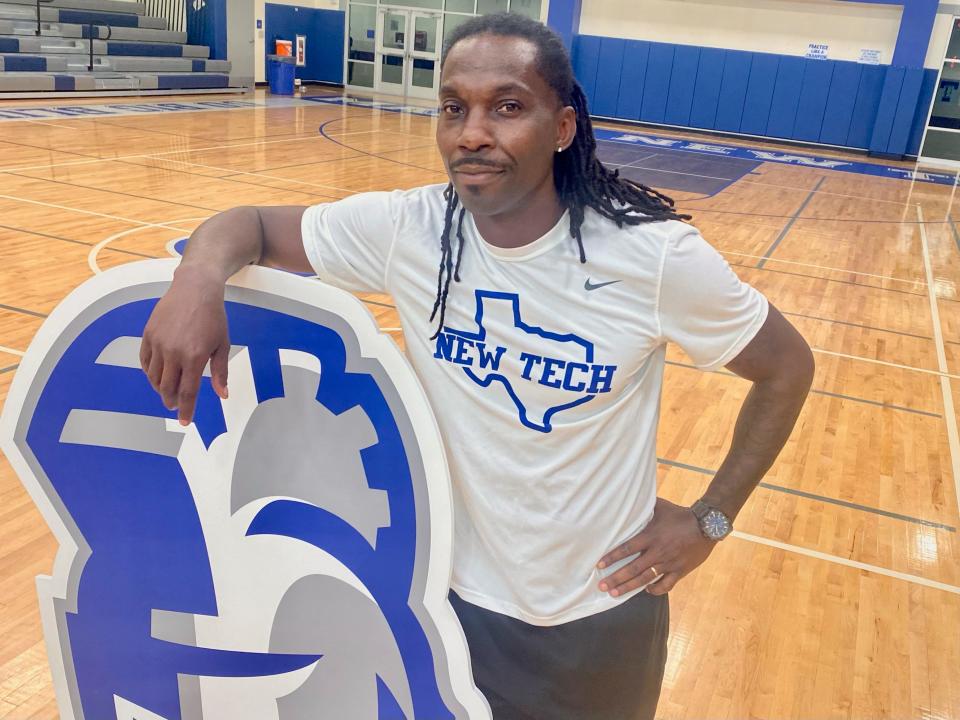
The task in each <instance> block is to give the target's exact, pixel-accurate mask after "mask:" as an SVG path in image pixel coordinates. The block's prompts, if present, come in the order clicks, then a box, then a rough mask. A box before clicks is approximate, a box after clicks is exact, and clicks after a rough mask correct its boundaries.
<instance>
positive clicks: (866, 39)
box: [580, 0, 942, 65]
mask: <svg viewBox="0 0 960 720" xmlns="http://www.w3.org/2000/svg"><path fill="white" fill-rule="evenodd" d="M901 12H902V10H901V8H900V7H899V6H895V5H874V4H868V3H857V2H839V1H837V0H642V2H638V1H637V0H583V10H582V13H581V15H580V32H581V33H582V34H584V35H604V36H608V37H622V38H631V39H636V40H654V41H658V42H667V43H677V44H680V45H699V46H706V47H717V48H727V49H732V50H751V51H754V52H770V53H779V54H782V55H800V56H802V55H804V53H805V52H806V50H807V44H808V43H826V44H828V45H829V46H830V49H829V51H828V57H829V58H830V59H831V60H857V59H859V57H860V50H861V49H872V50H880V61H881V62H882V63H889V62H890V61H891V59H892V58H893V49H894V47H895V46H896V42H897V33H898V32H899V30H900V15H901ZM941 57H942V56H941ZM938 64H939V60H938V61H937V62H936V63H935V65H938Z"/></svg>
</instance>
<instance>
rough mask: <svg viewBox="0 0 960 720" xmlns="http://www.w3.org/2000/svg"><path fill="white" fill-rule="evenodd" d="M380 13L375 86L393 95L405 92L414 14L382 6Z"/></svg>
mask: <svg viewBox="0 0 960 720" xmlns="http://www.w3.org/2000/svg"><path fill="white" fill-rule="evenodd" d="M378 16H379V17H378V20H379V22H378V23H377V59H376V63H377V74H376V84H375V85H374V89H376V91H377V92H382V93H388V94H390V95H403V94H404V93H403V89H404V85H405V81H406V72H405V71H406V59H407V37H408V33H407V26H408V24H409V23H408V21H409V19H410V13H409V11H406V10H393V9H391V8H381V9H380V11H379V13H378Z"/></svg>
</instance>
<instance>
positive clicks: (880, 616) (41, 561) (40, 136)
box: [0, 98, 960, 720]
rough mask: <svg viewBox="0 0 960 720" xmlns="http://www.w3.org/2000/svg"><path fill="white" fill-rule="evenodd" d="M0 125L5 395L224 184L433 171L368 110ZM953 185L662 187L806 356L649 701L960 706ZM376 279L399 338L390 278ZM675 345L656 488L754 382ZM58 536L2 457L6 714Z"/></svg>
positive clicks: (38, 669)
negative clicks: (56, 313) (23, 368)
mask: <svg viewBox="0 0 960 720" xmlns="http://www.w3.org/2000/svg"><path fill="white" fill-rule="evenodd" d="M204 99H209V98H204ZM137 102H139V103H143V102H144V101H143V100H142V99H141V100H138V101H137ZM323 123H327V124H326V126H325V133H326V135H321V134H320V133H318V127H319V126H320V125H321V124H323ZM0 128H2V129H0V402H2V400H3V398H4V397H5V395H6V391H7V388H8V387H9V384H10V382H11V380H12V379H13V377H14V375H15V373H16V368H17V363H18V360H19V357H20V355H21V354H22V353H23V351H24V350H25V349H26V348H27V346H28V344H29V343H30V339H31V337H32V336H33V335H34V333H35V332H36V331H37V328H38V327H39V326H40V324H41V323H42V321H43V317H44V316H45V315H46V314H47V313H49V312H50V311H51V310H52V309H53V308H54V306H55V305H56V304H57V303H58V302H59V301H60V300H61V299H62V298H63V297H64V296H65V295H66V294H67V293H68V292H69V291H70V290H71V289H73V288H74V287H75V286H76V285H78V284H79V283H81V282H82V281H84V280H85V279H87V278H88V277H90V276H91V274H92V273H95V272H99V271H101V270H102V269H105V268H109V267H113V266H115V265H119V264H121V263H127V262H132V261H136V260H140V259H142V258H144V257H165V256H168V251H167V249H166V248H167V245H168V243H170V242H171V241H172V240H175V239H177V238H181V237H184V236H186V235H188V234H189V232H190V231H191V230H192V229H193V228H195V227H196V226H197V225H198V224H199V223H200V222H201V221H202V220H203V219H205V218H207V217H209V216H210V215H212V214H213V213H215V212H217V211H220V210H225V209H227V208H230V207H233V206H235V205H241V204H260V205H269V204H313V203H320V202H324V201H328V200H332V199H337V198H342V197H345V196H347V195H350V194H352V193H356V192H362V191H365V190H381V189H390V188H397V187H412V186H415V185H419V184H425V183H433V182H441V181H443V180H444V175H443V172H442V165H441V163H440V159H439V157H438V155H437V152H436V150H435V148H434V142H433V125H432V121H431V120H430V119H429V118H426V117H421V116H415V115H408V114H399V113H390V112H380V111H375V110H369V109H366V108H357V107H348V108H344V107H338V106H331V105H323V104H318V103H310V102H300V103H296V104H293V105H290V104H287V105H285V106H278V107H260V108H257V109H250V110H231V111H210V112H198V113H163V114H144V115H131V116H118V117H103V118H90V119H81V118H77V119H62V120H39V121H37V120H30V121H13V122H4V123H0ZM646 132H655V133H656V134H658V135H673V136H675V137H682V136H683V135H682V134H681V133H671V132H668V131H665V130H654V131H650V130H647V131H646ZM699 139H701V140H702V139H703V138H702V137H700V138H699ZM719 142H722V143H724V144H728V145H729V144H737V141H731V140H727V139H724V140H720V141H719ZM741 144H748V145H750V146H752V147H757V146H759V143H758V141H751V142H749V143H747V142H743V143H741ZM763 147H765V148H773V147H775V146H773V145H764V146H763ZM791 152H798V150H797V149H796V148H792V149H791ZM799 152H804V151H802V150H800V151H799ZM813 152H814V153H817V154H821V155H833V154H837V153H830V152H826V151H820V150H815V151H813ZM850 159H853V160H856V161H860V162H863V161H865V158H863V157H861V156H851V157H850ZM679 174H683V173H679ZM686 174H687V175H690V176H695V175H696V173H695V172H692V173H686ZM674 187H676V186H674ZM953 191H954V188H953V187H950V186H944V185H933V184H922V183H912V182H910V181H907V180H891V179H884V178H877V177H871V176H868V175H860V174H852V173H844V172H837V171H833V170H828V169H821V168H806V167H794V166H789V165H783V164H773V163H764V164H760V165H759V166H758V167H756V169H755V170H754V172H753V173H751V174H745V175H743V176H742V177H740V179H738V180H736V181H735V182H733V183H732V184H730V185H729V186H727V187H726V188H725V189H723V190H722V191H721V192H719V193H717V194H716V195H713V196H704V194H702V193H694V192H682V191H674V190H668V192H669V193H670V194H672V195H673V196H674V197H676V198H677V200H678V201H679V204H680V207H681V208H682V209H683V210H685V211H688V212H691V213H693V215H694V216H695V220H694V222H695V224H696V225H697V226H698V227H699V228H700V229H701V230H702V231H703V233H704V234H705V236H706V237H707V239H708V240H710V241H711V242H712V243H713V244H714V245H715V246H716V247H717V249H718V250H720V251H721V252H723V253H724V254H725V256H726V257H727V259H728V260H729V261H730V262H731V263H732V264H733V265H734V267H735V269H736V270H737V272H738V273H739V274H740V275H741V277H743V279H744V280H746V281H748V282H750V283H752V284H753V285H755V286H756V287H757V288H759V289H760V290H761V291H762V292H764V293H765V294H766V295H767V296H768V297H769V298H770V299H771V300H772V301H773V302H774V303H775V304H776V305H777V306H778V307H779V308H780V309H781V310H782V311H784V312H785V313H786V314H787V316H788V317H789V318H790V320H791V321H792V322H794V323H795V324H796V325H797V327H798V328H799V329H800V331H801V332H802V333H803V334H804V335H805V336H806V338H807V339H808V341H809V342H810V344H811V346H812V347H813V348H814V349H815V353H816V358H817V363H818V365H817V373H816V379H815V382H814V393H813V394H812V395H811V396H810V399H809V401H808V402H807V405H806V407H805V409H804V411H803V414H802V416H801V418H800V421H799V424H798V426H797V429H796V431H795V432H794V434H793V437H792V438H791V440H790V442H789V444H788V445H787V447H786V449H785V450H784V452H783V454H782V456H781V458H780V460H779V462H777V464H776V466H775V467H774V469H773V470H772V471H771V472H770V473H769V475H768V476H767V477H766V479H765V481H764V483H763V485H762V486H761V487H760V488H759V489H757V491H756V492H755V493H754V495H753V497H752V498H751V500H750V502H749V503H748V505H747V507H746V508H745V510H744V512H743V513H742V515H741V516H740V518H739V520H738V522H737V528H738V531H737V534H736V536H735V537H733V538H731V539H729V540H727V541H725V542H724V543H722V544H721V545H720V547H719V548H718V549H717V551H716V552H715V553H714V554H713V556H712V558H711V559H710V561H709V562H708V563H707V564H706V565H705V566H703V567H701V568H700V569H699V570H698V571H697V572H695V573H694V574H692V575H691V576H689V577H688V578H686V579H685V580H684V581H682V582H681V583H680V584H679V585H678V586H677V588H676V589H675V590H674V591H673V593H672V594H671V599H672V627H671V638H670V655H669V660H668V664H667V671H666V677H665V680H664V689H663V696H662V699H661V703H660V712H659V716H660V717H662V718H664V719H667V718H670V719H674V718H803V719H817V720H819V719H821V718H871V719H874V718H892V719H896V720H902V719H906V718H924V719H925V720H934V719H936V718H943V719H944V720H947V719H949V718H958V717H960V671H958V668H960V562H958V561H960V541H958V536H957V533H958V527H960V516H958V491H957V488H958V484H960V447H958V446H957V433H956V428H957V422H958V417H957V414H956V411H957V408H958V407H960V297H958V296H957V287H958V285H960V239H958V238H960V235H958V233H957V229H956V227H955V226H954V223H953V219H952V218H951V213H952V212H953V209H952V208H953V201H954V192H953ZM921 220H923V221H924V222H921ZM366 299H367V300H372V301H374V302H377V303H380V304H370V305H369V307H370V310H371V312H373V313H374V315H375V316H376V317H377V319H378V321H379V322H380V323H381V325H382V326H383V327H384V328H386V329H387V331H388V332H390V333H392V334H393V335H394V337H395V338H396V339H397V341H398V342H400V343H401V344H402V342H403V340H402V335H401V333H400V331H399V329H398V328H397V326H398V320H397V317H396V314H395V312H394V311H393V310H392V309H391V308H390V307H389V303H390V299H389V298H387V297H383V296H379V297H367V298H366ZM668 359H669V361H670V365H669V366H668V368H667V372H666V379H665V384H664V393H663V411H662V421H661V426H660V434H659V456H660V458H661V463H660V468H659V484H660V494H661V495H662V496H664V497H666V498H668V499H670V500H673V501H675V502H682V503H691V502H693V501H694V500H695V499H696V498H697V497H698V496H699V494H700V493H701V492H702V491H703V489H704V488H705V487H706V484H707V482H708V480H709V473H710V472H711V469H713V468H716V467H718V466H719V464H720V462H721V460H722V458H723V455H724V450H725V447H726V446H727V444H728V442H729V440H730V436H731V433H732V430H733V422H734V418H735V413H736V411H737V408H738V407H739V404H740V402H741V401H742V400H743V398H744V395H745V393H746V391H747V388H748V386H747V383H746V382H744V381H742V380H740V379H738V378H736V377H733V376H731V375H729V374H728V373H725V372H717V373H710V374H706V373H701V372H699V371H697V370H695V369H692V368H691V367H690V366H689V365H688V361H687V359H686V358H685V357H683V355H682V354H681V353H680V352H679V351H677V350H676V349H671V351H670V353H669V355H668ZM55 551H56V547H55V544H54V541H53V538H52V536H51V535H50V533H49V531H48V530H47V528H46V526H45V524H44V522H43V521H42V520H41V518H40V516H39V514H38V513H37V511H36V510H35V508H34V506H33V504H32V502H31V501H30V499H29V498H28V497H27V495H26V494H25V492H24V491H23V489H22V488H21V486H20V483H19V481H18V479H17V477H16V476H15V475H14V473H13V471H12V469H11V467H10V465H9V464H8V462H7V461H6V459H5V458H2V456H0V718H18V719H21V718H55V717H56V716H57V710H56V705H55V702H54V696H53V691H52V688H51V681H50V675H49V671H48V669H47V664H46V655H45V650H44V644H43V639H42V635H41V628H40V621H39V613H38V607H37V599H36V593H35V590H34V577H35V576H36V575H37V574H42V573H48V572H50V570H51V567H52V560H53V557H54V553H55ZM104 640H105V642H107V641H109V640H108V639H107V638H105V639H104Z"/></svg>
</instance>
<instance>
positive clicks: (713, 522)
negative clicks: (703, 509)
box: [701, 510, 731, 540]
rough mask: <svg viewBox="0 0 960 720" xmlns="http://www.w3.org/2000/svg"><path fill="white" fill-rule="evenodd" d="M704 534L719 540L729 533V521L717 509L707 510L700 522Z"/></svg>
mask: <svg viewBox="0 0 960 720" xmlns="http://www.w3.org/2000/svg"><path fill="white" fill-rule="evenodd" d="M701 527H702V528H703V532H704V534H705V535H706V536H707V537H709V538H712V539H713V540H719V539H720V538H723V537H726V536H727V535H729V534H730V530H731V527H730V521H729V520H728V519H727V516H726V515H724V514H723V513H722V512H720V511H719V510H711V511H710V512H708V513H707V514H706V515H705V516H704V518H703V521H702V522H701Z"/></svg>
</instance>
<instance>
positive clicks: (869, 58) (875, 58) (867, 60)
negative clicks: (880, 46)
mask: <svg viewBox="0 0 960 720" xmlns="http://www.w3.org/2000/svg"><path fill="white" fill-rule="evenodd" d="M857 62H859V63H863V64H864V65H879V64H880V50H866V49H864V50H861V51H860V59H859V60H857Z"/></svg>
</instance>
